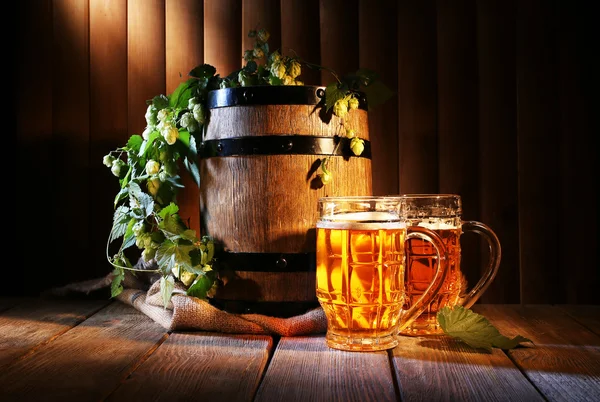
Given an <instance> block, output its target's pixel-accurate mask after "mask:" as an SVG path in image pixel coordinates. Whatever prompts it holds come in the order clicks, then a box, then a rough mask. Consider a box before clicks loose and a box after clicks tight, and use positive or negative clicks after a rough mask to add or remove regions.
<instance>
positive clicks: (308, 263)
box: [217, 251, 316, 272]
mask: <svg viewBox="0 0 600 402" xmlns="http://www.w3.org/2000/svg"><path fill="white" fill-rule="evenodd" d="M217 257H218V261H219V266H220V267H222V268H227V269H231V270H233V271H248V272H312V271H315V270H316V254H315V253H234V252H230V251H222V252H220V253H219V255H218V256H217Z"/></svg>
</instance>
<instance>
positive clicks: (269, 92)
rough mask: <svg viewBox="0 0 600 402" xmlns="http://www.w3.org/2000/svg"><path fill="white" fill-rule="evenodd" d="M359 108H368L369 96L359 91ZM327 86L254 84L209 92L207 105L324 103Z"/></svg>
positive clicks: (220, 106) (210, 107) (213, 107)
mask: <svg viewBox="0 0 600 402" xmlns="http://www.w3.org/2000/svg"><path fill="white" fill-rule="evenodd" d="M357 95H358V96H357V98H358V101H359V106H358V108H359V109H362V110H367V107H368V106H367V97H366V96H365V94H364V93H363V92H358V93H357ZM324 103H325V87H324V86H317V85H254V86H247V87H235V88H221V89H214V90H212V91H209V92H208V95H207V107H208V108H209V109H218V108H222V107H231V106H245V105H324Z"/></svg>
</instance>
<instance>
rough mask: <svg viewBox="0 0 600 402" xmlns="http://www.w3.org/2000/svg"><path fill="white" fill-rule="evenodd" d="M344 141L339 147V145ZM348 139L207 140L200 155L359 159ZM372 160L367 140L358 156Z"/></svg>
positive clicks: (274, 137)
mask: <svg viewBox="0 0 600 402" xmlns="http://www.w3.org/2000/svg"><path fill="white" fill-rule="evenodd" d="M339 142H341V143H340V144H339V146H338V143H339ZM350 142H351V139H350V138H347V137H338V136H336V137H322V136H314V135H299V134H291V135H259V136H251V137H235V138H224V139H220V140H206V141H203V142H202V143H201V144H200V149H199V152H198V155H199V156H200V158H202V159H206V158H213V157H222V156H245V155H332V156H343V157H347V158H349V157H357V156H356V155H354V152H352V149H351V148H350ZM358 157H360V158H367V159H371V142H370V141H368V140H364V150H363V152H362V153H361V154H360V155H359V156H358Z"/></svg>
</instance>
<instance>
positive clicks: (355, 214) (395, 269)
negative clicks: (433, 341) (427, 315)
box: [316, 196, 446, 351]
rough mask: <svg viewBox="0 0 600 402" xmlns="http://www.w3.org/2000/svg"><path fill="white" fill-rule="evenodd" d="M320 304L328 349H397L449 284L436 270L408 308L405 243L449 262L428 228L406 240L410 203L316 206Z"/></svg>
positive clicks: (322, 202) (371, 200) (347, 200)
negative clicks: (415, 242) (423, 245)
mask: <svg viewBox="0 0 600 402" xmlns="http://www.w3.org/2000/svg"><path fill="white" fill-rule="evenodd" d="M318 209H319V219H318V221H317V224H316V227H317V247H316V255H317V284H316V286H317V289H316V292H317V298H318V300H319V303H320V304H321V306H322V307H323V310H324V311H325V314H326V316H327V334H326V342H327V344H328V345H329V346H330V347H332V348H335V349H342V350H350V351H373V350H384V349H390V348H393V347H395V346H396V345H397V344H398V337H397V334H398V331H399V328H400V327H401V326H404V325H407V324H408V323H409V322H410V321H411V320H412V319H414V318H415V317H416V316H417V314H418V313H419V312H420V311H422V310H423V309H424V308H425V306H426V305H428V303H429V302H431V301H432V300H433V297H434V296H435V294H436V292H437V291H438V290H439V288H440V287H441V285H442V283H443V279H444V272H445V271H444V269H445V264H437V265H436V266H435V267H434V271H435V272H433V274H432V276H431V279H432V281H430V283H429V284H428V285H427V286H426V289H424V291H423V292H422V293H421V295H420V297H419V298H418V299H415V300H414V303H413V304H412V305H411V306H410V307H409V308H406V309H404V308H403V305H404V304H405V303H406V301H407V299H406V296H407V295H406V292H405V289H406V286H405V283H404V281H405V278H406V274H405V266H406V249H405V247H406V241H407V240H409V239H420V240H422V241H424V242H427V244H429V245H431V246H432V247H433V248H434V249H435V255H436V258H437V259H438V261H443V260H444V259H445V258H446V255H445V254H446V252H445V248H444V245H443V243H442V241H441V239H440V238H439V236H438V235H437V234H436V233H435V232H433V231H431V230H429V229H428V228H416V229H415V230H413V231H411V232H410V233H407V221H406V209H405V201H404V200H403V199H402V198H398V197H377V196H368V197H324V198H321V199H319V201H318Z"/></svg>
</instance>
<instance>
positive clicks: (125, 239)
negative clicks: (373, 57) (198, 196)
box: [103, 29, 389, 306]
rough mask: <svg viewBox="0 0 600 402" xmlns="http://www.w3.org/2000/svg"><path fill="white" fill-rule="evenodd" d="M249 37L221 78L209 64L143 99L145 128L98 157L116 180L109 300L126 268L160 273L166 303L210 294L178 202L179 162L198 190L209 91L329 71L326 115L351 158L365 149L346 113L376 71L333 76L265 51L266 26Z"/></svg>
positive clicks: (209, 254) (200, 250)
mask: <svg viewBox="0 0 600 402" xmlns="http://www.w3.org/2000/svg"><path fill="white" fill-rule="evenodd" d="M248 36H249V37H251V38H253V39H254V44H253V47H252V48H251V49H248V50H246V51H244V52H243V61H244V62H245V65H244V66H243V67H242V68H240V69H239V70H236V71H233V72H232V73H230V74H229V75H227V76H225V77H221V76H220V75H219V74H217V72H216V69H215V67H213V66H212V65H210V64H206V63H205V64H201V65H199V66H196V67H195V68H194V69H192V71H190V73H189V79H187V80H186V81H185V82H182V83H181V84H180V85H179V86H178V87H177V88H176V89H175V90H174V91H173V93H171V94H169V95H162V94H161V95H157V96H155V97H154V98H152V99H150V100H148V101H147V109H146V112H145V120H146V126H145V128H144V130H143V132H142V134H141V135H139V134H134V135H132V136H131V137H130V138H129V140H128V141H127V144H126V145H125V146H123V147H119V148H117V149H115V150H113V151H110V152H109V153H108V154H107V155H105V156H104V157H103V163H104V165H105V166H106V167H108V168H109V169H110V171H111V173H112V174H113V175H114V176H115V177H117V178H118V181H119V191H118V193H117V195H116V196H115V200H114V208H115V211H114V214H113V224H112V229H111V232H110V235H109V237H108V241H107V245H106V256H107V260H108V261H109V262H110V264H111V265H112V266H113V272H112V276H113V281H112V286H111V295H112V297H115V296H117V295H118V294H119V293H121V292H122V291H123V281H124V279H125V272H126V271H129V272H131V273H132V274H135V272H137V271H144V272H156V273H160V274H161V281H160V285H161V294H162V296H163V301H164V304H165V306H167V304H168V303H169V301H170V298H171V296H172V293H173V290H174V286H175V283H176V282H179V283H181V284H183V285H184V286H185V287H186V288H187V291H186V292H187V294H188V295H191V296H196V297H199V298H207V297H210V296H211V295H212V294H214V292H215V291H216V287H217V284H218V275H217V272H218V261H217V259H216V258H215V244H214V241H213V239H212V238H211V237H210V236H202V237H200V238H199V237H198V236H197V234H196V232H195V231H194V230H191V229H190V228H189V226H188V224H187V222H185V221H184V220H183V219H182V217H181V216H180V214H179V207H178V205H177V195H178V192H179V191H180V190H181V189H182V188H183V185H182V183H181V177H180V174H179V167H180V165H183V166H184V167H185V169H186V170H187V172H188V173H189V174H190V175H191V176H192V178H193V179H194V181H195V183H196V185H198V186H199V185H200V174H199V170H198V166H197V159H198V154H197V150H198V148H197V144H199V143H200V142H201V141H202V135H203V133H204V131H205V128H206V126H207V124H209V122H210V113H209V110H208V108H207V106H206V104H207V97H208V93H209V92H210V91H212V90H216V89H220V88H235V87H247V86H256V85H271V86H275V85H304V82H303V81H302V80H301V79H300V76H301V74H302V69H303V67H307V68H313V69H319V70H326V71H329V72H331V74H332V75H333V76H334V77H335V80H336V81H335V82H334V83H332V84H330V85H328V86H327V87H326V89H325V97H324V98H325V99H324V105H323V106H324V108H325V112H326V113H332V114H334V115H336V116H337V117H339V118H340V120H341V122H342V123H341V124H342V128H343V129H344V130H345V133H346V137H347V138H349V139H350V149H351V150H352V152H353V153H354V155H356V156H360V155H361V153H362V152H363V151H364V140H363V139H361V138H360V137H359V133H358V132H356V131H355V129H353V128H351V127H347V123H346V121H347V116H348V114H349V113H351V112H352V111H353V110H355V109H358V107H359V104H360V102H359V97H358V94H359V92H361V91H362V90H363V89H368V88H375V87H376V85H372V84H373V83H374V82H377V79H376V75H374V73H372V72H370V71H369V70H359V71H357V72H356V73H355V74H352V75H348V76H344V77H341V78H340V77H338V75H337V74H336V73H335V72H334V71H332V70H330V69H327V68H325V67H322V66H319V65H316V64H312V63H309V62H307V61H305V60H302V59H301V58H299V57H298V56H297V55H295V54H292V55H284V54H282V53H281V52H280V50H279V49H277V50H274V51H271V49H269V44H268V40H269V37H270V34H269V32H268V31H267V30H265V29H254V30H251V31H250V32H249V34H248ZM370 96H373V97H374V98H375V97H378V96H379V95H378V94H377V93H373V94H372V95H370ZM384 96H389V95H384ZM340 143H341V141H338V143H337V145H336V147H338V146H339V144H340ZM336 150H337V148H336ZM336 150H334V154H335V151H336ZM330 159H331V156H328V157H325V158H323V159H322V160H321V163H320V168H319V169H320V171H319V173H318V174H317V176H318V178H319V179H320V181H321V182H322V184H323V185H326V184H328V183H330V182H331V181H332V180H333V173H332V172H331V170H330V167H329V162H330ZM119 239H120V240H121V243H120V244H119V247H118V250H117V252H116V253H115V254H114V255H110V252H109V250H110V245H111V244H112V243H113V242H115V241H117V240H119ZM134 247H135V248H137V250H138V252H139V254H140V257H139V258H141V260H142V261H143V262H144V263H145V264H146V265H145V266H144V267H145V268H146V267H148V266H151V267H156V268H153V269H139V268H136V266H137V265H134V264H132V263H131V261H130V258H129V257H128V256H127V255H126V252H128V250H130V249H133V248H134Z"/></svg>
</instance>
